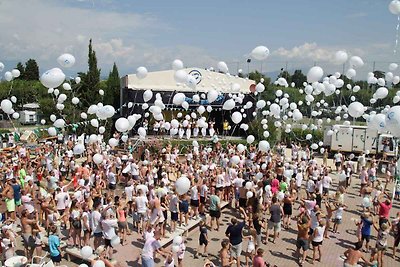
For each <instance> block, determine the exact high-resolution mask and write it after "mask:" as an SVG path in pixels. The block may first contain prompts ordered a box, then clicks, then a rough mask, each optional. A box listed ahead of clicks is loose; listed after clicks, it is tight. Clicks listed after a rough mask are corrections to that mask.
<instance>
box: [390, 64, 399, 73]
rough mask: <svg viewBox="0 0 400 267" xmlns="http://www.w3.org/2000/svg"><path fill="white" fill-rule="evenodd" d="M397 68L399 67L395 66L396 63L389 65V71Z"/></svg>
mask: <svg viewBox="0 0 400 267" xmlns="http://www.w3.org/2000/svg"><path fill="white" fill-rule="evenodd" d="M398 67H399V65H397V64H396V63H390V65H389V70H390V71H395V70H396V69H397V68H398Z"/></svg>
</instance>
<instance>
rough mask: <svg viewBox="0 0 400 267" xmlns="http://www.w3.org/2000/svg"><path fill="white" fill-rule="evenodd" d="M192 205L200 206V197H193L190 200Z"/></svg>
mask: <svg viewBox="0 0 400 267" xmlns="http://www.w3.org/2000/svg"><path fill="white" fill-rule="evenodd" d="M190 206H193V207H196V208H198V207H199V200H198V199H191V200H190Z"/></svg>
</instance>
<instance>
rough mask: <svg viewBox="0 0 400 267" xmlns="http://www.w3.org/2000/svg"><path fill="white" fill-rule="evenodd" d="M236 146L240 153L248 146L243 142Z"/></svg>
mask: <svg viewBox="0 0 400 267" xmlns="http://www.w3.org/2000/svg"><path fill="white" fill-rule="evenodd" d="M236 148H237V150H238V151H239V152H240V153H243V152H244V151H245V150H246V147H245V146H244V145H243V144H238V145H237V147H236Z"/></svg>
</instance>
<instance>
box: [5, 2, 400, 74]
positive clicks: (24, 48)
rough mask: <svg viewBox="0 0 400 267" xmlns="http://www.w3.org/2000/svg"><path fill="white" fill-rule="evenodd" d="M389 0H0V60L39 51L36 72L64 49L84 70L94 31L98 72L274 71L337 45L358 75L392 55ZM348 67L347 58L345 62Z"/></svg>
mask: <svg viewBox="0 0 400 267" xmlns="http://www.w3.org/2000/svg"><path fill="white" fill-rule="evenodd" d="M389 2H390V1H389V0H334V1H328V0H285V1H282V0H251V1H250V0H249V1H243V0H240V1H239V0H213V1H211V0H201V1H182V0H169V1H167V0H147V1H143V0H141V1H139V0H12V1H10V0H0V62H3V63H4V64H5V65H6V68H5V70H10V69H12V68H14V67H15V65H16V63H17V62H18V61H22V62H25V61H26V60H27V59H29V58H34V59H36V60H37V62H38V64H39V66H40V71H41V72H44V71H46V70H47V69H50V68H53V67H58V66H57V61H56V59H57V57H58V56H59V55H61V54H62V53H71V54H73V55H74V56H75V57H76V64H75V66H74V67H72V68H71V69H68V70H65V71H66V73H67V74H69V75H74V74H76V73H77V72H79V71H85V70H86V69H87V45H88V41H89V39H90V38H92V39H93V44H94V49H95V51H96V53H97V58H98V64H99V67H100V68H101V69H102V76H107V74H108V72H109V71H110V69H111V67H112V64H113V63H114V62H116V64H117V66H118V68H119V70H120V75H121V76H123V75H126V74H131V73H135V72H136V69H137V68H138V67H139V66H145V67H147V69H148V70H149V71H157V70H165V69H170V68H171V62H172V61H173V60H174V59H176V58H179V59H181V60H182V61H183V62H184V65H185V66H187V67H202V68H205V67H216V65H217V63H218V62H219V61H225V62H226V63H227V64H228V67H229V69H230V72H231V73H236V72H237V70H238V69H243V71H244V72H247V68H249V69H250V70H251V71H252V70H259V71H260V70H261V69H262V71H263V72H273V71H276V70H279V69H280V68H282V67H283V68H285V67H287V68H288V69H289V70H294V69H297V68H301V69H307V68H309V67H311V66H313V65H314V64H317V65H320V66H321V67H323V68H324V69H327V70H328V71H331V72H333V71H342V69H343V67H342V66H337V65H334V64H333V63H332V58H333V56H334V53H335V52H336V51H337V50H345V51H347V52H348V53H349V54H350V55H357V56H360V57H362V58H363V60H364V61H365V63H366V64H365V66H364V67H363V68H362V69H360V71H359V72H358V74H357V75H358V77H356V78H358V79H364V78H365V77H364V76H365V75H366V73H367V72H368V71H371V70H372V68H373V62H374V61H375V69H381V70H384V71H386V70H387V66H388V65H389V63H391V62H399V61H400V60H399V54H397V55H394V53H393V50H394V47H395V40H396V25H397V22H398V21H397V17H396V16H395V15H393V14H391V13H390V12H389V10H388V4H389ZM258 45H264V46H267V47H268V48H269V50H270V51H271V55H270V56H269V57H268V59H266V60H265V61H262V62H260V61H256V60H252V62H251V63H250V64H249V65H248V64H247V63H246V60H247V58H248V57H249V54H250V52H251V50H252V49H253V48H254V47H256V46H258ZM346 68H347V66H346Z"/></svg>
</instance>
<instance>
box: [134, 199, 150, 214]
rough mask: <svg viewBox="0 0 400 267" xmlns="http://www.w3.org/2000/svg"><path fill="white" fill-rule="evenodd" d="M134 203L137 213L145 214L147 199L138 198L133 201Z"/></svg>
mask: <svg viewBox="0 0 400 267" xmlns="http://www.w3.org/2000/svg"><path fill="white" fill-rule="evenodd" d="M135 202H136V207H137V210H138V212H139V213H146V212H147V203H148V202H149V201H148V200H147V197H145V196H138V197H137V198H136V199H135Z"/></svg>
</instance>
